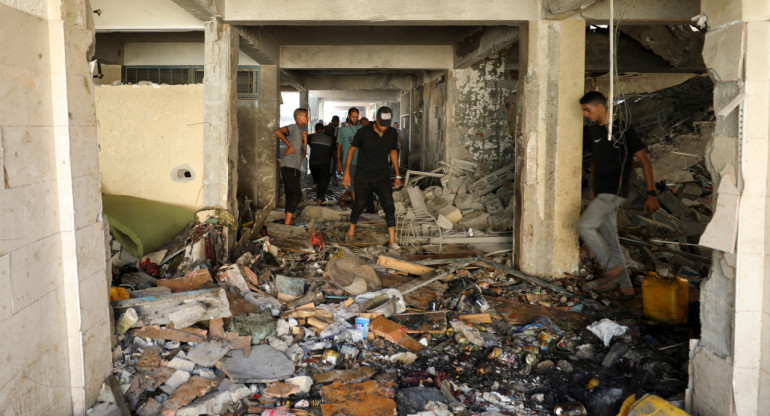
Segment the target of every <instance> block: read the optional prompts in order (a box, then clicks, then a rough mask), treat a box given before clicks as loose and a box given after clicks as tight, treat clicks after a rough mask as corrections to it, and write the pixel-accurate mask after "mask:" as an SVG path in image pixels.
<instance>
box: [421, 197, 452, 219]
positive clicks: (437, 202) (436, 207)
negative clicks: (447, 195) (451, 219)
mask: <svg viewBox="0 0 770 416" xmlns="http://www.w3.org/2000/svg"><path fill="white" fill-rule="evenodd" d="M425 205H426V206H427V207H428V212H430V213H431V214H433V215H436V214H437V213H438V212H439V211H440V210H441V209H442V208H444V207H445V206H447V205H449V203H448V202H447V201H446V199H444V198H442V197H436V198H433V199H431V200H430V201H428V202H427V203H426V204H425Z"/></svg>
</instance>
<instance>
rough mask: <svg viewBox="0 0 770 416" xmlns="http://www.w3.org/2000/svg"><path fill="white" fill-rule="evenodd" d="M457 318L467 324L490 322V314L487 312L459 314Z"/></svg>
mask: <svg viewBox="0 0 770 416" xmlns="http://www.w3.org/2000/svg"><path fill="white" fill-rule="evenodd" d="M457 318H458V319H460V320H461V321H463V322H465V323H469V324H491V323H492V315H490V314H488V313H473V314H468V315H460V316H458V317H457Z"/></svg>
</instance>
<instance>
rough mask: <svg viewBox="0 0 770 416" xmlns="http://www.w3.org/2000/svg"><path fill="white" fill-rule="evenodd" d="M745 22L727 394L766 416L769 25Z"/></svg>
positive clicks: (742, 407)
mask: <svg viewBox="0 0 770 416" xmlns="http://www.w3.org/2000/svg"><path fill="white" fill-rule="evenodd" d="M743 3H744V7H745V5H746V4H747V3H753V2H750V1H744V2H743ZM766 16H767V15H766ZM765 19H766V18H765ZM745 20H747V22H746V23H745V26H744V36H745V39H746V55H745V65H746V67H745V75H744V92H745V101H744V103H743V108H742V110H743V113H744V114H743V129H742V130H743V134H742V137H739V140H740V145H739V146H740V147H741V156H739V157H741V160H740V170H741V172H742V179H743V189H742V194H741V199H740V210H739V212H738V221H739V222H738V241H737V246H736V247H737V252H738V256H737V264H736V281H735V346H734V351H735V360H734V361H733V365H734V369H733V389H734V390H733V391H734V397H735V409H736V414H738V415H749V414H752V415H754V414H763V413H767V411H768V410H767V409H768V408H767V406H770V397H769V395H768V393H770V384H768V383H770V339H769V338H768V337H769V336H770V291H768V289H770V283H768V282H767V279H768V277H770V255H769V253H768V252H769V251H770V235H769V234H768V231H767V225H768V224H770V203H768V197H770V193H769V192H768V191H769V190H770V180H768V175H769V174H770V166H769V165H770V164H769V163H768V155H770V152H768V150H769V147H768V131H769V130H770V124H769V122H768V111H769V110H770V104H769V103H770V60H769V58H768V57H769V56H770V21H768V20H752V19H751V17H747V18H746V19H745Z"/></svg>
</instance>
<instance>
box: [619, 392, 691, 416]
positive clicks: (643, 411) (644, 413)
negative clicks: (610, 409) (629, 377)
mask: <svg viewBox="0 0 770 416" xmlns="http://www.w3.org/2000/svg"><path fill="white" fill-rule="evenodd" d="M621 414H622V415H624V416H625V415H627V416H687V415H688V413H687V412H685V411H684V410H682V409H679V408H677V407H676V406H674V405H673V404H671V403H669V402H668V401H666V400H665V399H662V398H660V397H658V396H655V395H652V394H645V395H644V396H642V398H641V399H639V400H638V401H637V402H636V403H634V404H633V405H631V407H630V408H629V409H628V413H626V414H623V413H622V412H621Z"/></svg>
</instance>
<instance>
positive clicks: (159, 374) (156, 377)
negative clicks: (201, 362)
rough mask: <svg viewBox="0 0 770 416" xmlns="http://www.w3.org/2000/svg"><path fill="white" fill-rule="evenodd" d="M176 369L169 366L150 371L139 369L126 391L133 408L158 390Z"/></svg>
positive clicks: (126, 396)
mask: <svg viewBox="0 0 770 416" xmlns="http://www.w3.org/2000/svg"><path fill="white" fill-rule="evenodd" d="M175 371H176V370H175V369H173V368H169V367H158V368H154V369H152V370H148V371H142V370H139V371H137V372H136V375H135V376H134V377H133V378H132V379H131V381H130V382H129V385H128V390H127V391H126V394H125V398H126V401H128V403H129V404H130V405H131V407H132V408H134V409H135V408H136V406H137V405H138V404H139V403H140V402H142V401H143V400H144V398H146V397H147V396H149V395H150V392H152V391H153V390H156V389H157V388H158V387H160V385H161V384H163V383H165V382H166V380H168V378H169V377H171V375H172V374H174V372H175Z"/></svg>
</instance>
